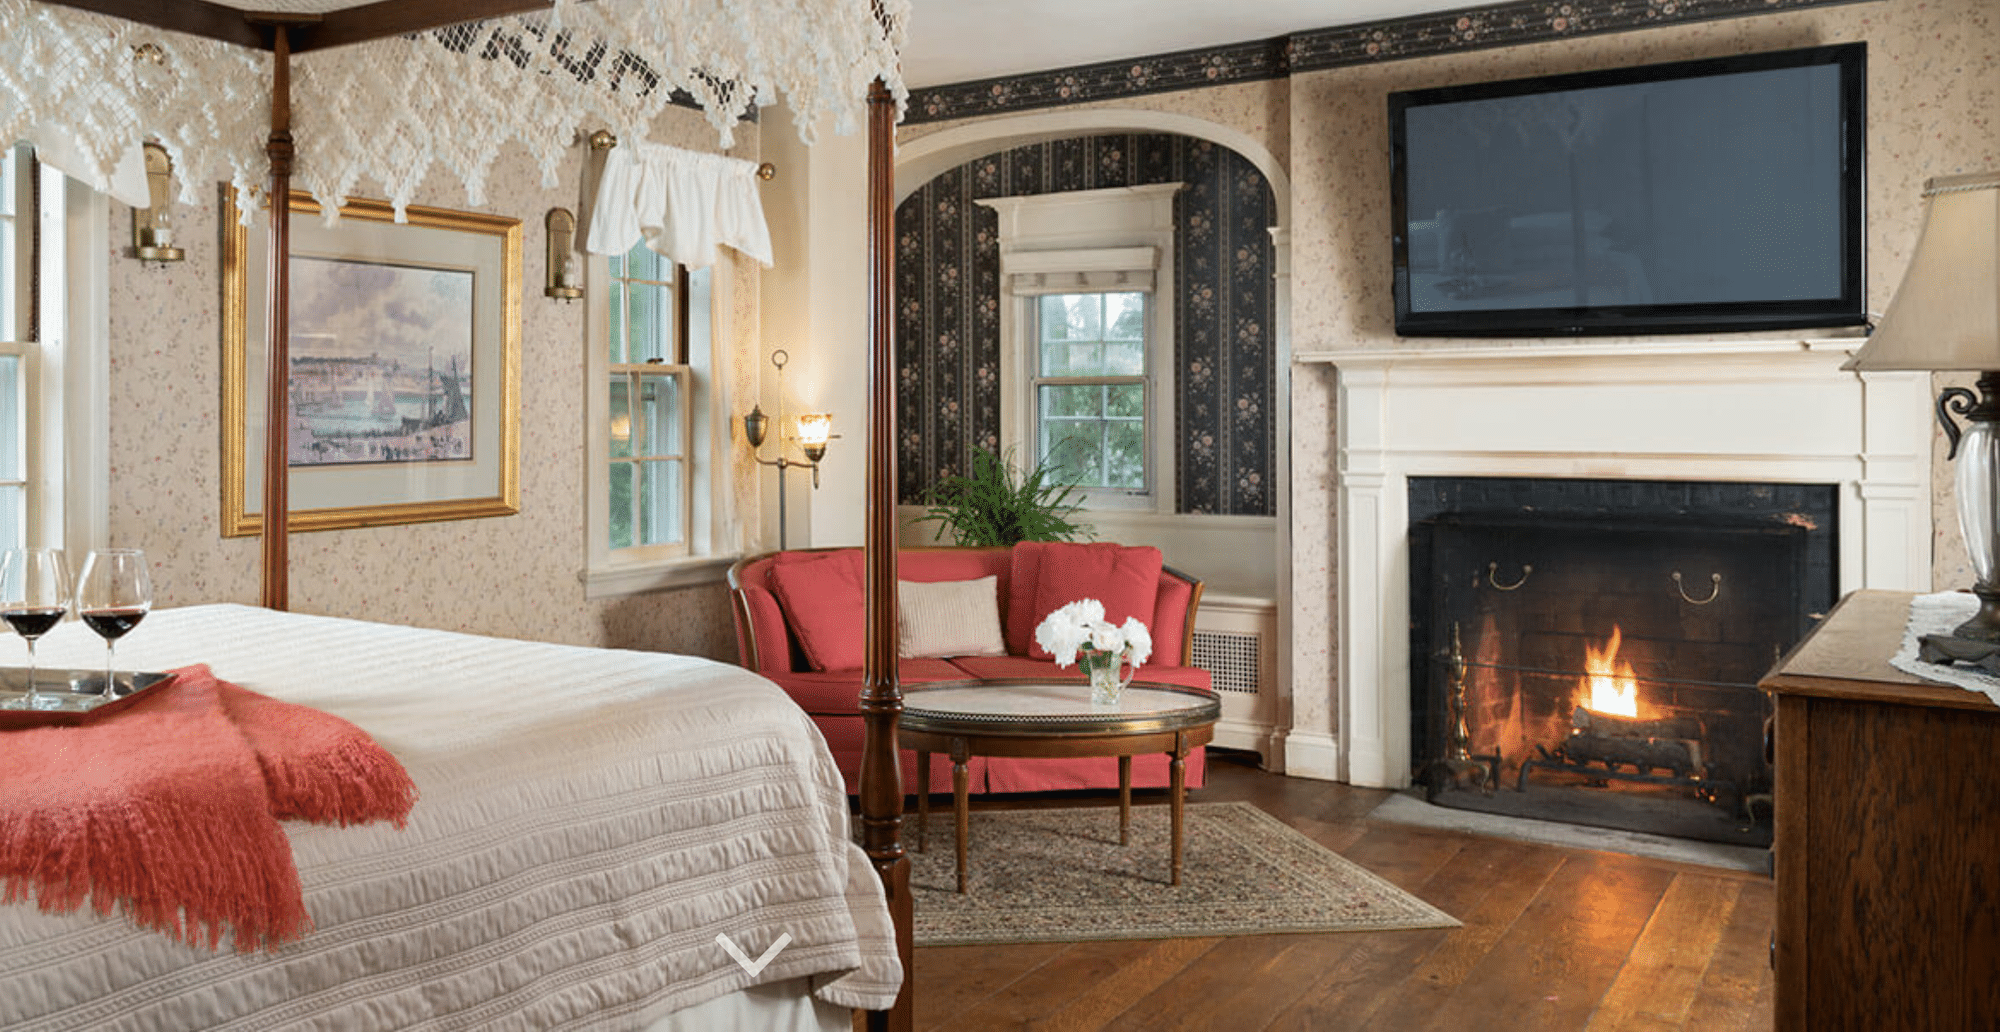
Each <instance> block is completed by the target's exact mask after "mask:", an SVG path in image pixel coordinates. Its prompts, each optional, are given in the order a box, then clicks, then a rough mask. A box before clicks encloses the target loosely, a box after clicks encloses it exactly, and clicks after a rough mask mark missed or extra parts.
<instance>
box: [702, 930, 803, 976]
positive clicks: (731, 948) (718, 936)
mask: <svg viewBox="0 0 2000 1032" xmlns="http://www.w3.org/2000/svg"><path fill="white" fill-rule="evenodd" d="M715 941H716V943H717V944H718V945H720V946H721V947H722V951H723V952H724V953H727V954H729V959H731V960H733V961H735V962H736V963H737V966H739V967H741V968H742V969H743V970H745V971H747V972H749V973H750V977H751V978H756V977H757V976H758V975H759V974H761V973H762V972H763V970H764V968H765V967H766V966H767V965H769V964H770V963H771V961H772V959H773V958H775V957H777V955H778V952H779V951H780V950H783V949H784V948H785V947H786V946H789V945H791V942H792V933H790V932H781V933H779V935H778V941H777V942H774V943H772V944H771V948H770V949H767V950H765V951H764V955H763V956H761V957H758V958H757V959H756V960H751V959H750V955H749V954H747V953H745V952H743V948H742V947H741V946H738V945H736V940H734V939H731V938H730V937H729V933H728V932H717V933H715Z"/></svg>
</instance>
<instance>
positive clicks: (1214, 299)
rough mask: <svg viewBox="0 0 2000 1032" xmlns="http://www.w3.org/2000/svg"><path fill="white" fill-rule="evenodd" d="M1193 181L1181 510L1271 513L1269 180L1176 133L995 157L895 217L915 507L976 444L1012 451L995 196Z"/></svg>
mask: <svg viewBox="0 0 2000 1032" xmlns="http://www.w3.org/2000/svg"><path fill="white" fill-rule="evenodd" d="M1175 182H1178V183H1184V184H1186V185H1185V186H1184V187H1183V188H1182V190H1181V191H1180V192H1179V193H1178V194H1176V195H1175V197H1174V221H1175V234H1174V239H1175V242H1174V276H1175V282H1174V283H1173V285H1172V289H1171V291H1170V292H1168V291H1164V290H1163V292H1162V295H1161V302H1162V303H1168V302H1170V303H1172V304H1173V305H1174V306H1175V310H1174V333H1175V339H1174V345H1173V362H1174V380H1175V385H1176V391H1177V397H1176V398H1175V405H1174V412H1175V426H1174V428H1173V433H1174V438H1175V441H1176V446H1175V447H1176V459H1175V464H1176V466H1177V467H1178V469H1177V479H1178V483H1176V484H1175V485H1174V497H1175V510H1176V511H1178V512H1183V513H1207V514H1220V515H1240V516H1269V515H1272V514H1273V513H1274V512H1275V511H1276V509H1275V500H1274V498H1273V495H1272V490H1273V486H1274V485H1273V483H1272V463H1273V454H1274V450H1275V449H1276V447H1277V441H1276V439H1275V437H1276V423H1275V416H1274V405H1275V404H1277V401H1278V399H1276V398H1275V397H1274V396H1273V394H1274V389H1275V388H1274V383H1275V368H1274V366H1273V361H1274V357H1275V356H1274V353H1273V346H1272V337H1271V334H1272V320H1273V318H1274V309H1275V304H1276V296H1275V285H1274V282H1273V280H1272V267H1271V237H1270V233H1269V230H1270V227H1271V226H1272V225H1273V224H1275V222H1276V221H1277V211H1276V202H1275V200H1274V198H1273V195H1272V193H1271V185H1270V183H1268V182H1266V181H1265V179H1264V175H1263V173H1261V172H1259V171H1258V170H1257V168H1256V166H1254V165H1252V164H1251V163H1250V162H1249V161H1248V160H1246V159H1244V158H1243V157H1242V156H1241V155H1238V154H1236V153H1235V152H1233V151H1230V150H1228V149H1227V148H1224V147H1218V146H1216V145H1215V144H1213V143H1210V142H1208V141H1206V140H1197V139H1193V138H1190V137H1184V136H1174V135H1170V134H1164V133H1148V134H1129V133H1128V134H1120V135H1106V136H1091V137H1079V138H1075V139H1068V140H1053V141H1049V142H1047V143H1040V144H1034V145H1031V146H1027V147H1020V148H1016V149H1014V150H1010V151H1004V152H1002V153H998V154H992V155H988V156H986V157H983V158H978V159H975V160H973V161H970V162H967V163H966V164H964V165H960V166H959V167H957V168H954V169H952V170H950V171H948V172H945V173H943V174H941V175H939V176H938V177H937V178H935V179H933V180H931V181H930V182H929V183H927V184H925V185H924V186H923V187H922V188H921V189H919V190H918V191H917V192H916V193H914V194H911V195H910V196H909V198H908V199H906V200H905V201H904V202H903V203H902V204H901V205H900V206H898V207H897V209H896V308H897V310H896V365H897V377H898V386H899V388H900V390H899V391H898V402H897V404H898V409H897V413H896V419H897V424H898V426H899V427H900V428H901V431H900V432H901V435H902V439H901V441H900V442H899V448H900V454H899V455H898V469H899V470H900V479H901V482H900V484H898V491H899V494H900V496H901V499H902V501H904V502H906V503H914V502H920V501H921V500H922V498H923V493H924V491H925V490H926V489H927V488H928V487H929V486H930V485H931V484H932V483H934V482H935V481H936V480H937V478H938V477H939V476H941V475H944V474H947V473H956V472H962V471H964V470H965V469H966V468H967V467H968V465H969V464H970V459H971V454H972V448H973V447H974V446H979V447H983V448H987V449H989V450H996V451H997V450H998V449H999V447H1000V392H1001V384H1000V369H1001V360H1000V354H1001V352H1000V303H1001V294H1000V236H999V215H998V214H997V213H996V212H994V211H993V210H992V209H991V208H987V207H984V206H982V205H979V204H975V203H973V202H974V201H976V200H979V199H982V198H988V197H1018V196H1023V195H1027V194H1042V193H1059V192H1064V191H1071V190H1095V189H1101V188H1106V187H1117V186H1143V185H1146V184H1149V183H1175Z"/></svg>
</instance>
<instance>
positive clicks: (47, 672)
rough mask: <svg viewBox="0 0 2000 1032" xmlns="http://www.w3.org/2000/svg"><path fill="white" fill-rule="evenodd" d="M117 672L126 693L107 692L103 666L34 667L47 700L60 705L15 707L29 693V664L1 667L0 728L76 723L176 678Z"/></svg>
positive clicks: (119, 683)
mask: <svg viewBox="0 0 2000 1032" xmlns="http://www.w3.org/2000/svg"><path fill="white" fill-rule="evenodd" d="M115 676H116V677H117V678H118V686H119V687H120V688H121V689H124V692H125V693H124V694H123V695H118V696H106V695H105V694H104V671H102V670H63V669H60V668H55V667H43V668H41V669H40V670H37V671H35V687H36V689H37V691H38V693H39V694H40V695H41V697H42V698H43V699H44V700H48V699H54V700H56V701H57V703H58V705H56V706H52V707H50V708H48V709H32V710H31V709H12V708H9V707H14V706H19V705H20V704H21V699H23V698H24V697H26V695H27V691H26V689H27V686H28V668H27V667H0V729H4V728H10V727H40V726H43V725H47V724H74V723H77V722H79V721H81V720H82V719H83V718H84V717H87V716H89V715H91V714H93V713H102V712H105V711H108V710H117V709H122V708H123V707H125V706H126V705H128V704H130V703H132V702H133V701H134V700H137V699H139V698H140V697H142V696H144V695H145V694H146V693H147V692H148V691H151V690H152V689H154V688H157V687H159V686H160V685H162V684H165V683H166V682H167V681H170V680H172V679H173V675H172V674H161V673H152V672H148V671H131V670H119V671H117V672H116V674H115ZM43 704H44V705H47V702H46V701H44V703H43Z"/></svg>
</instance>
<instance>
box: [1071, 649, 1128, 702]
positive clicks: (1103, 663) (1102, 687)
mask: <svg viewBox="0 0 2000 1032" xmlns="http://www.w3.org/2000/svg"><path fill="white" fill-rule="evenodd" d="M1077 665H1078V666H1081V667H1083V672H1084V673H1085V674H1087V675H1089V677H1090V704H1091V705H1093V706H1116V705H1118V699H1119V697H1120V696H1122V695H1124V694H1125V686H1126V685H1128V684H1131V683H1132V674H1137V673H1138V672H1139V671H1138V669H1137V668H1134V669H1133V671H1132V674H1126V675H1124V676H1123V677H1121V676H1119V671H1120V670H1121V669H1122V668H1123V667H1124V666H1125V653H1123V652H1092V651H1086V652H1082V653H1080V654H1078V656H1077Z"/></svg>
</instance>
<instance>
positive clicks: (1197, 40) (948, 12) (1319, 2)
mask: <svg viewBox="0 0 2000 1032" xmlns="http://www.w3.org/2000/svg"><path fill="white" fill-rule="evenodd" d="M1465 6H1467V0H911V2H910V7H911V11H910V40H909V44H908V45H907V46H906V47H904V49H903V81H904V82H906V83H908V84H909V85H910V86H913V87H919V86H939V85H943V84H945V83H953V82H968V81H971V80H974V79H990V78H992V77H994V76H998V75H1016V74H1019V73H1022V72H1035V71H1045V70H1047V69H1051V68H1067V67H1070V66H1072V65H1082V64H1093V63H1095V62H1098V61H1111V60H1115V59H1118V58H1126V57H1144V56H1146V55H1149V54H1164V53H1170V52H1172V51H1175V50H1190V49H1193V48H1195V47H1204V46H1212V45H1215V44H1218V43H1242V42H1244V41H1246V40H1253V39H1269V38H1270V37H1272V36H1283V35H1286V34H1288V33H1292V32H1298V31H1300V30H1303V29H1325V28H1331V27H1334V26H1337V25H1352V24H1355V23H1357V22H1370V21H1378V20H1380V19H1383V18H1397V17H1403V16H1407V15H1412V14H1427V13H1430V12H1433V11H1448V10H1452V9H1454V8H1459V7H1465Z"/></svg>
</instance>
